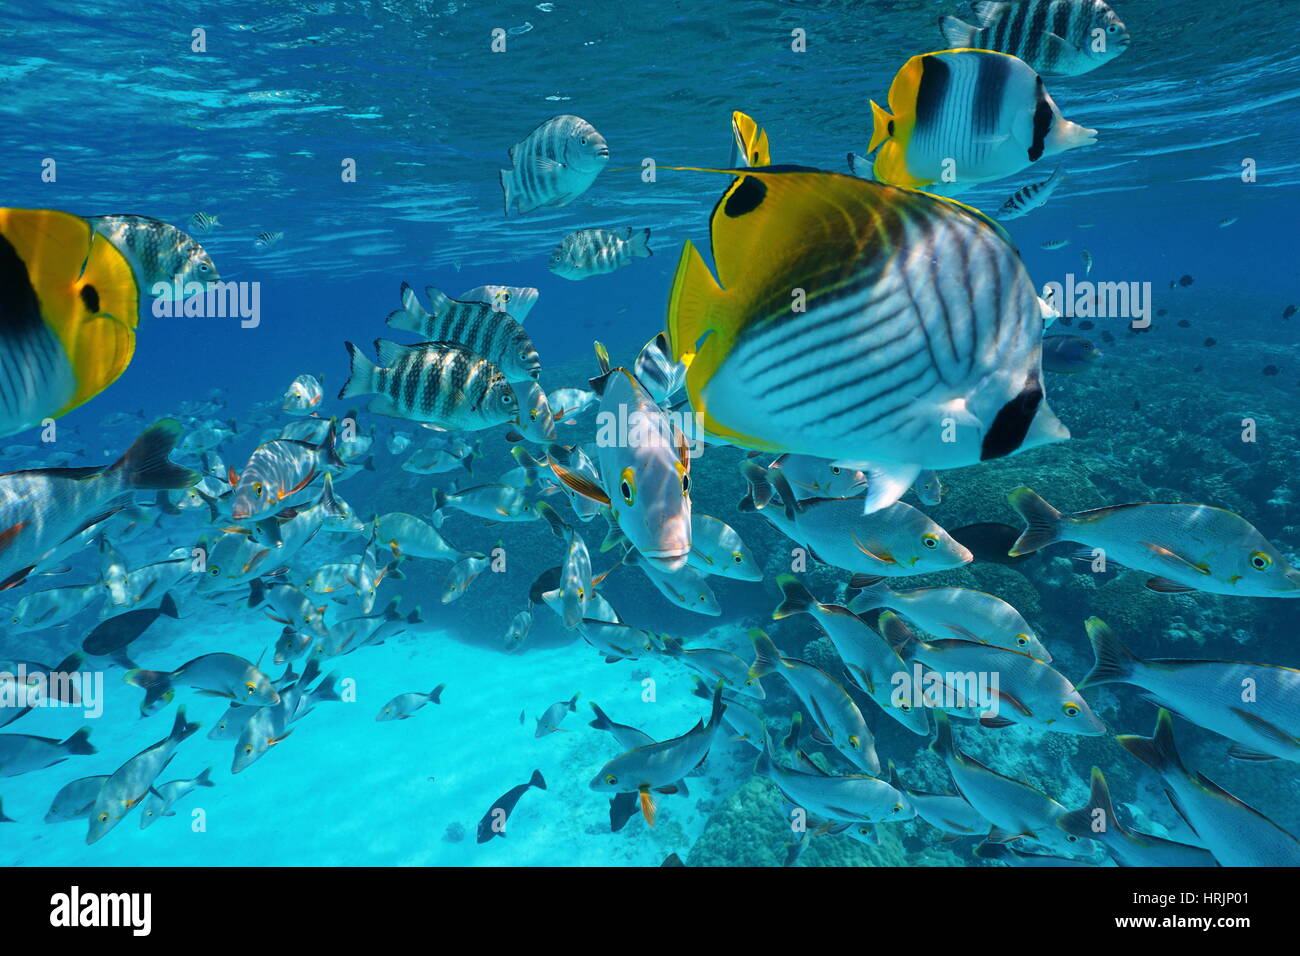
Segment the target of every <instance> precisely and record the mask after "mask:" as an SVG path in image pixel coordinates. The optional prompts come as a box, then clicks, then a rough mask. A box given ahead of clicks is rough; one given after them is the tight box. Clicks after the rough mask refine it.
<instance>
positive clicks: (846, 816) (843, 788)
mask: <svg viewBox="0 0 1300 956" xmlns="http://www.w3.org/2000/svg"><path fill="white" fill-rule="evenodd" d="M765 743H766V745H765V747H764V748H763V752H762V753H761V754H759V756H758V760H757V761H755V763H754V773H756V774H759V775H760V776H764V777H767V778H769V779H770V780H771V781H772V782H773V783H774V784H776V787H777V789H778V790H780V791H781V793H782V794H784V795H785V797H786V799H787V800H789V801H790V802H791V803H793V804H794V805H795V806H798V807H803V808H805V809H806V810H808V812H810V813H813V814H815V815H816V816H818V817H821V818H822V819H826V820H836V821H844V822H848V823H870V822H887V821H895V820H908V819H911V818H912V817H914V816H916V811H915V810H913V809H912V807H911V805H910V804H909V803H908V800H907V797H906V796H905V795H904V794H903V793H901V792H900V791H899V790H897V789H895V788H894V787H892V786H890V785H889V784H888V783H886V782H885V781H884V780H879V779H877V778H876V777H874V776H867V775H864V774H844V775H839V776H831V775H829V774H824V773H809V772H801V771H798V770H792V769H786V768H785V767H782V766H781V765H780V764H778V763H777V762H776V761H775V760H774V759H773V757H772V741H771V739H770V738H765Z"/></svg>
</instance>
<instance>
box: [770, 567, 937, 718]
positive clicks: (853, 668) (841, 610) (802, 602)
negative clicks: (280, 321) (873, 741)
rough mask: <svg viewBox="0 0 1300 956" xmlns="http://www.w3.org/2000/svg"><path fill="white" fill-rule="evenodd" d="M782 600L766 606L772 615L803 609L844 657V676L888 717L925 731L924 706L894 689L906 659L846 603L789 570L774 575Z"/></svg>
mask: <svg viewBox="0 0 1300 956" xmlns="http://www.w3.org/2000/svg"><path fill="white" fill-rule="evenodd" d="M776 583H777V586H778V587H780V588H781V596H782V600H781V603H780V604H779V605H777V607H776V610H775V611H773V612H772V618H773V620H778V621H779V620H781V619H783V618H786V617H789V616H790V615H792V614H807V615H809V616H810V617H812V619H813V620H815V621H816V622H817V624H818V626H819V627H821V629H822V630H823V631H825V632H826V636H827V637H829V638H830V640H831V643H832V644H833V645H835V652H836V653H837V654H838V655H839V656H840V660H842V661H843V662H844V666H845V670H846V672H847V674H848V676H849V678H850V679H851V680H852V681H853V683H855V684H857V685H858V687H860V688H862V690H863V691H865V692H866V694H867V696H869V697H870V698H871V699H872V700H873V701H875V702H876V703H877V704H879V705H880V709H881V710H883V711H884V712H885V713H886V714H888V715H889V716H890V717H892V718H894V720H896V721H898V722H899V723H900V724H902V725H903V726H904V727H906V728H907V729H908V730H910V731H912V733H914V734H922V735H925V734H928V733H929V732H930V720H929V718H928V717H927V716H926V714H925V708H924V707H919V706H915V705H914V704H913V700H914V699H915V697H914V695H911V694H902V695H897V696H896V695H895V693H894V691H895V686H896V685H895V682H896V681H897V680H898V677H899V675H902V676H903V677H904V678H907V677H909V676H910V675H908V668H907V665H906V664H905V663H904V662H903V659H902V658H901V657H899V656H898V652H897V651H896V650H895V649H894V648H893V647H891V646H890V644H889V642H888V641H886V640H885V639H884V638H883V637H881V636H880V634H878V633H877V632H876V631H875V629H874V628H872V627H871V626H870V625H869V624H867V622H866V621H864V620H862V618H860V617H858V616H857V615H856V614H854V613H853V612H852V611H851V610H850V609H849V608H846V607H844V606H842V605H839V604H822V603H821V602H819V601H818V600H817V599H816V598H814V597H813V595H812V592H810V591H809V590H808V589H807V588H806V587H804V586H803V585H802V584H801V583H800V582H799V580H798V579H797V578H796V577H795V576H794V575H792V574H783V575H781V576H780V577H778V578H777V579H776Z"/></svg>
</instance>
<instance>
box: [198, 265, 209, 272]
mask: <svg viewBox="0 0 1300 956" xmlns="http://www.w3.org/2000/svg"><path fill="white" fill-rule="evenodd" d="M199 271H200V272H207V271H208V267H207V264H206V263H203V264H200V265H199Z"/></svg>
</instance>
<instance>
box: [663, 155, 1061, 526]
mask: <svg viewBox="0 0 1300 956" xmlns="http://www.w3.org/2000/svg"><path fill="white" fill-rule="evenodd" d="M712 172H719V173H722V174H724V175H734V172H733V171H730V170H712ZM844 222H852V223H856V224H859V225H858V226H856V227H855V228H854V229H852V230H849V229H844V228H843V227H842V224H843V223H844ZM710 236H711V247H712V250H713V255H714V261H715V264H716V268H717V278H716V279H715V278H714V276H713V274H712V273H711V272H710V271H709V267H708V266H707V265H706V264H705V262H704V259H703V257H702V256H701V255H700V253H699V251H698V250H697V249H696V248H695V246H694V245H693V244H692V243H690V242H687V243H686V244H685V246H684V247H683V250H682V256H681V259H680V260H679V262H678V267H677V274H676V276H675V278H674V280H673V287H672V291H671V294H670V297H669V303H668V318H667V325H668V337H669V341H670V343H671V346H672V352H671V357H672V358H673V360H674V361H679V362H684V363H686V365H687V372H686V392H687V395H688V397H689V399H690V404H691V409H692V410H693V411H694V412H695V413H696V414H697V415H702V416H703V420H704V429H705V431H706V433H708V434H710V435H713V436H717V437H719V438H721V439H723V440H726V441H728V442H730V443H732V444H735V445H738V446H740V447H742V448H750V449H754V450H758V451H771V452H775V453H778V454H779V453H781V452H790V453H795V454H803V455H812V456H814V457H818V458H825V459H828V460H830V461H834V462H839V463H840V464H849V465H851V466H854V467H856V466H855V465H853V463H856V462H869V463H871V464H872V465H873V467H877V468H878V467H879V466H880V465H882V464H893V465H897V466H899V467H898V468H897V469H895V471H896V472H897V475H896V477H897V478H898V479H899V480H898V481H897V484H898V485H899V486H900V487H899V489H898V493H899V494H902V492H903V491H905V490H906V489H907V488H908V487H909V486H910V484H911V483H912V481H914V480H915V479H916V476H917V475H918V474H919V473H920V471H921V470H923V469H927V468H933V469H944V468H954V467H959V466H961V465H967V464H974V463H975V462H977V461H983V460H987V459H990V458H999V457H1002V456H1005V455H1010V454H1013V453H1015V452H1017V451H1020V450H1023V449H1025V448H1031V447H1034V446H1036V445H1041V444H1046V443H1048V442H1052V441H1059V440H1061V439H1064V438H1068V437H1069V432H1068V431H1067V430H1066V429H1065V427H1064V426H1063V425H1062V424H1061V423H1060V421H1059V420H1058V419H1057V418H1056V416H1055V414H1053V412H1052V411H1051V409H1050V408H1049V407H1048V405H1047V402H1046V398H1045V393H1044V391H1043V386H1042V374H1041V369H1040V366H1039V357H1040V350H1041V345H1042V328H1043V320H1042V309H1041V306H1040V303H1039V299H1038V296H1037V295H1036V294H1035V289H1034V285H1033V282H1032V281H1031V280H1030V278H1029V275H1028V273H1027V272H1026V271H1025V267H1024V264H1023V263H1022V262H1021V260H1020V256H1019V255H1018V253H1017V252H1016V250H1015V249H1014V247H1013V246H1012V245H1011V243H1010V242H1009V241H1008V240H1007V238H1006V234H1005V233H1004V232H1003V231H1002V230H1001V228H1000V227H998V226H997V225H996V224H995V223H993V222H992V221H990V220H989V219H988V218H987V217H985V216H984V215H982V214H981V213H979V212H977V211H976V210H973V209H971V208H970V207H967V206H963V205H961V204H960V203H955V202H952V201H950V200H945V199H941V198H938V197H935V196H930V195H926V194H924V193H919V192H915V191H911V190H899V189H895V188H893V187H890V186H887V185H884V184H882V183H876V182H868V181H865V180H861V179H856V178H853V177H850V176H844V175H840V174H836V173H829V172H823V171H820V170H810V169H804V168H800V167H789V166H772V167H767V168H766V169H762V170H745V171H744V174H743V175H742V176H740V177H739V178H736V179H734V180H733V181H732V182H731V183H730V184H729V185H728V187H727V189H726V191H725V193H724V194H723V196H722V199H721V200H720V201H719V202H718V204H717V206H716V207H715V209H714V212H713V216H712V222H711V226H710ZM958 251H960V253H958ZM792 289H796V290H803V292H804V305H805V308H804V310H803V311H796V310H795V309H792V308H791V301H792V300H791V290H792ZM724 290H725V291H724ZM934 342H941V343H943V348H938V349H936V348H932V347H931V343H934ZM944 421H946V422H948V423H949V425H948V426H946V427H945V428H940V427H938V425H937V423H939V422H944ZM948 439H955V440H948ZM903 466H906V467H905V468H904V467H903ZM904 477H905V478H906V481H902V478H904ZM894 497H895V498H896V497H897V495H895V496H894ZM877 504H878V506H879V507H883V506H884V505H887V504H888V501H881V502H878V503H877Z"/></svg>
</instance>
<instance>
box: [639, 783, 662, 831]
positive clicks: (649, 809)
mask: <svg viewBox="0 0 1300 956" xmlns="http://www.w3.org/2000/svg"><path fill="white" fill-rule="evenodd" d="M639 793H640V797H641V815H642V816H644V817H645V822H646V826H648V827H650V828H651V829H654V825H655V817H656V816H658V814H659V809H658V807H656V806H655V798H654V797H653V796H651V795H650V790H649V789H648V788H646V787H642V788H641V790H640V791H639Z"/></svg>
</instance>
